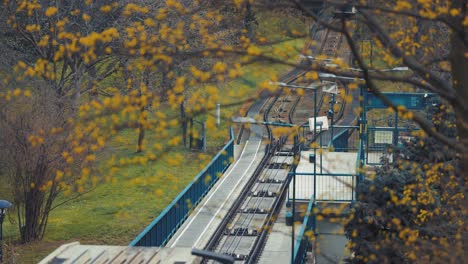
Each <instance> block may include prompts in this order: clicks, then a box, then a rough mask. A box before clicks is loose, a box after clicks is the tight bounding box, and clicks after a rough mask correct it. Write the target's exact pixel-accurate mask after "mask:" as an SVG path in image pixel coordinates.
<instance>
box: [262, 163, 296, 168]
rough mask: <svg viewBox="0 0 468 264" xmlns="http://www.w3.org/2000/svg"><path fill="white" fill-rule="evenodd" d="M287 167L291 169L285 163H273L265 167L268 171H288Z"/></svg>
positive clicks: (289, 165)
mask: <svg viewBox="0 0 468 264" xmlns="http://www.w3.org/2000/svg"><path fill="white" fill-rule="evenodd" d="M289 167H291V164H289V163H285V162H281V163H279V162H274V163H269V164H268V165H267V168H268V169H289Z"/></svg>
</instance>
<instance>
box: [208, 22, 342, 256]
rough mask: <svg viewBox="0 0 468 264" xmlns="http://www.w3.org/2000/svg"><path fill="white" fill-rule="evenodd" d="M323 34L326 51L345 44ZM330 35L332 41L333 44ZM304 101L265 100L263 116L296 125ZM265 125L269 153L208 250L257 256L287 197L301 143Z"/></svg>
mask: <svg viewBox="0 0 468 264" xmlns="http://www.w3.org/2000/svg"><path fill="white" fill-rule="evenodd" d="M323 37H324V38H323V39H322V41H324V42H325V43H324V45H322V48H321V53H325V54H327V55H328V56H333V55H335V53H336V50H337V49H338V48H339V47H340V44H341V37H340V36H339V35H338V36H337V35H336V34H334V33H332V32H328V31H327V32H326V34H325V36H323ZM328 41H330V42H332V43H330V44H328V43H327V42H328ZM304 73H305V72H303V71H300V70H297V69H296V70H293V71H291V72H289V73H288V74H286V75H285V76H283V78H281V79H280V81H281V82H283V83H287V84H290V83H293V82H294V81H295V80H297V79H298V78H299V77H301V76H302V75H304ZM284 89H286V88H284ZM319 96H320V101H319V102H318V104H317V108H318V109H317V112H320V111H321V110H322V108H323V105H324V104H323V102H324V94H323V93H322V92H320V95H319ZM300 101H301V97H300V96H298V95H297V94H296V93H282V94H280V95H276V96H273V97H272V98H270V99H269V100H268V102H267V103H266V104H265V105H264V110H263V118H264V121H265V122H269V123H271V122H276V123H278V124H282V123H290V124H291V123H294V122H293V121H295V124H296V125H302V124H304V120H302V119H300V118H298V120H293V119H295V117H296V116H295V115H294V112H295V110H296V108H297V107H298V104H299V103H300ZM343 107H344V106H343ZM314 111H315V109H314ZM265 129H266V134H267V135H268V146H267V148H266V153H265V156H264V157H263V159H262V161H261V162H260V165H259V166H258V167H257V168H256V170H255V172H254V175H253V176H252V177H251V178H250V180H249V182H248V183H247V184H246V185H245V187H244V189H243V190H242V191H241V194H240V195H239V197H238V199H237V200H236V201H235V202H234V204H233V205H232V207H231V209H230V210H229V212H228V213H227V215H226V216H225V217H224V218H223V220H222V222H221V224H220V225H219V227H218V228H217V230H216V231H215V233H214V235H213V236H212V237H211V239H210V242H209V243H208V244H207V245H206V247H205V249H206V250H210V251H215V252H219V253H223V254H227V255H231V256H233V257H234V258H235V260H236V263H256V262H258V260H259V258H260V256H261V254H262V250H263V247H264V245H265V242H266V240H267V237H268V234H269V229H270V228H271V227H272V225H273V223H274V221H275V219H276V218H277V216H278V213H279V211H280V209H281V206H282V204H283V202H284V199H285V198H286V193H287V188H288V185H289V180H290V178H289V177H287V176H288V173H289V172H290V170H292V169H293V166H294V165H293V164H294V158H295V154H296V153H297V152H298V150H299V147H298V146H299V145H298V144H296V142H293V141H292V140H291V139H289V140H288V137H286V136H278V135H274V132H273V130H272V128H271V127H269V126H268V125H267V126H265ZM207 262H208V260H206V259H204V260H203V263H207Z"/></svg>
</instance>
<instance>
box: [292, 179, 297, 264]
mask: <svg viewBox="0 0 468 264" xmlns="http://www.w3.org/2000/svg"><path fill="white" fill-rule="evenodd" d="M295 214H296V170H294V172H293V202H292V225H291V263H294V238H295V234H294V232H295V230H294V220H295V218H296V216H295Z"/></svg>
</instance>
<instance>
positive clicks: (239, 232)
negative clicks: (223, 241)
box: [224, 227, 259, 236]
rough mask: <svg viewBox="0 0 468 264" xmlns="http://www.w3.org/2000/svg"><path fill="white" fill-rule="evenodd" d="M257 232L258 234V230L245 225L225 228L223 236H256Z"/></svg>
mask: <svg viewBox="0 0 468 264" xmlns="http://www.w3.org/2000/svg"><path fill="white" fill-rule="evenodd" d="M258 234H259V232H258V230H256V229H248V228H245V227H238V228H234V229H227V230H225V231H224V235H225V236H257V235H258Z"/></svg>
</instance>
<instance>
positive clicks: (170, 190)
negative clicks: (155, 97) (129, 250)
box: [0, 12, 305, 263]
mask: <svg viewBox="0 0 468 264" xmlns="http://www.w3.org/2000/svg"><path fill="white" fill-rule="evenodd" d="M258 18H259V25H258V29H257V30H258V31H260V32H262V33H264V34H269V35H271V36H272V39H274V40H282V41H280V42H278V43H277V44H274V45H273V46H272V45H265V46H263V47H262V49H263V50H264V51H272V49H275V50H276V51H283V53H284V54H283V55H284V56H285V58H289V59H290V60H296V59H297V58H298V51H299V50H301V48H302V46H303V45H304V39H292V40H290V39H288V38H283V37H281V33H282V32H279V31H278V30H276V29H277V27H279V25H282V26H284V25H286V26H287V28H288V29H294V30H296V31H304V29H305V26H304V24H303V22H302V21H300V20H299V19H297V18H296V17H293V16H287V15H285V14H281V13H275V14H271V13H269V12H265V13H260V14H258ZM242 70H243V72H244V76H243V77H242V78H239V79H236V80H233V81H230V82H226V83H224V84H223V85H220V88H221V89H222V92H223V93H229V91H233V90H235V92H236V93H241V94H242V98H244V99H245V98H248V97H252V96H255V95H256V94H257V84H258V83H260V82H263V81H268V80H271V78H272V75H275V74H278V75H281V74H282V73H284V72H286V71H287V70H288V66H284V65H272V64H269V63H261V62H258V63H253V64H249V65H246V66H244V67H243V68H242ZM241 107H245V106H242V104H238V105H236V106H233V107H230V108H223V113H222V114H223V122H222V127H221V128H220V129H219V130H218V131H213V132H210V134H209V137H208V146H209V147H210V153H207V154H201V153H198V152H191V151H189V150H187V149H186V148H184V147H182V146H181V147H178V148H175V149H172V150H171V151H170V152H168V153H167V155H165V156H164V157H163V158H162V159H161V160H158V161H157V162H154V163H148V164H146V165H144V166H143V165H139V166H136V165H132V166H128V167H125V168H122V169H120V170H119V171H117V172H116V173H115V175H113V178H112V180H111V181H110V182H108V183H105V184H101V185H99V186H97V187H96V188H95V189H94V190H93V191H91V192H89V193H86V194H84V195H82V196H81V197H80V198H78V199H76V200H74V201H72V202H69V203H67V204H65V205H63V206H61V207H58V208H57V209H55V210H54V211H52V212H51V215H50V219H49V224H48V228H47V233H46V237H45V238H44V240H43V241H40V242H35V243H31V244H28V245H19V244H17V241H18V240H19V232H18V227H17V223H15V218H14V216H13V215H9V216H8V217H7V218H6V219H5V223H4V226H3V227H4V228H3V230H4V241H5V242H6V246H5V253H6V258H7V260H8V261H11V262H12V263H36V262H38V261H39V260H40V259H42V258H43V257H44V256H46V255H47V254H49V253H50V252H51V251H53V250H54V249H55V248H57V247H58V246H59V245H61V244H63V243H68V242H72V241H80V243H82V244H113V245H126V244H128V243H129V242H130V241H131V240H132V239H133V238H134V237H135V236H136V235H137V234H138V233H139V232H140V231H141V230H143V228H144V227H145V226H146V225H147V224H148V223H150V222H151V221H152V220H153V219H154V218H155V217H156V216H157V215H158V214H159V213H160V212H161V211H162V210H163V209H164V208H165V207H166V206H167V204H168V203H170V201H172V200H173V199H174V198H175V196H176V195H177V194H178V193H179V192H180V191H181V190H182V189H183V188H184V187H185V186H186V185H187V184H188V183H189V182H190V181H191V180H192V179H193V178H194V177H195V176H196V174H197V172H198V171H200V170H201V168H202V167H203V164H206V162H207V161H209V159H210V157H211V154H212V153H215V152H216V151H217V149H219V147H220V146H222V145H223V143H224V141H225V139H226V137H227V133H228V132H227V128H228V126H229V125H230V123H229V118H230V117H231V116H232V115H234V114H236V113H238V112H239V109H240V108H241ZM121 137H123V138H124V139H125V140H124V141H123V142H122V141H119V144H116V146H115V147H114V148H110V149H108V150H107V151H112V153H113V154H116V155H118V156H120V157H128V158H131V157H134V156H135V155H139V154H135V152H134V151H135V147H136V140H137V133H136V131H135V130H129V131H125V132H123V133H121ZM151 140H153V139H151V136H148V141H149V144H151ZM174 158H176V159H178V160H179V161H180V164H183V165H184V166H174V165H170V162H167V159H174ZM102 162H105V160H104V159H103V160H102ZM2 180H3V179H2V178H1V177H0V194H1V195H2V197H8V196H7V195H8V193H9V188H8V187H7V185H6V184H5V183H4V182H2ZM7 263H8V262H7Z"/></svg>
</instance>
